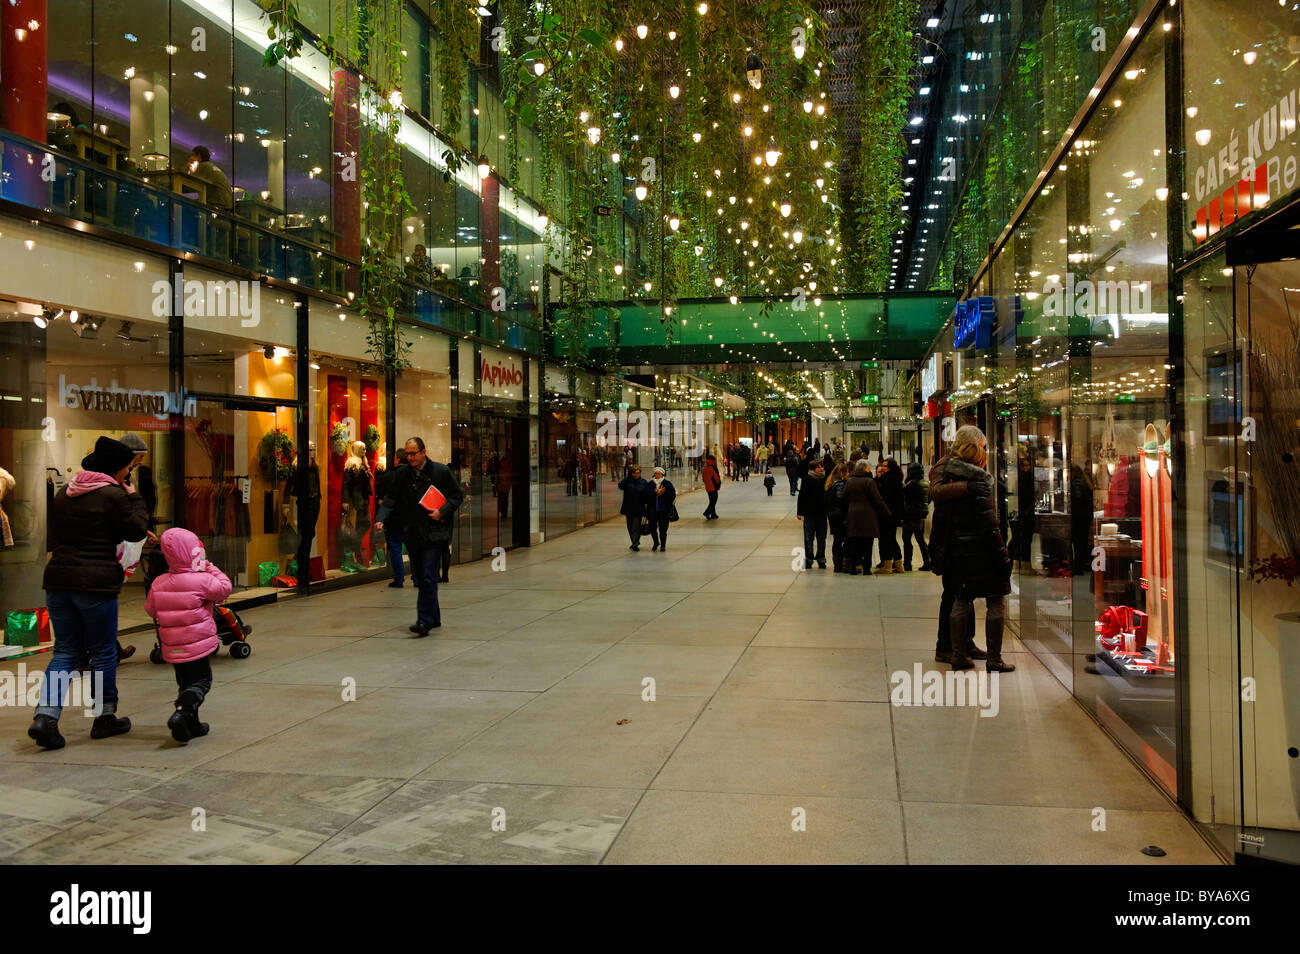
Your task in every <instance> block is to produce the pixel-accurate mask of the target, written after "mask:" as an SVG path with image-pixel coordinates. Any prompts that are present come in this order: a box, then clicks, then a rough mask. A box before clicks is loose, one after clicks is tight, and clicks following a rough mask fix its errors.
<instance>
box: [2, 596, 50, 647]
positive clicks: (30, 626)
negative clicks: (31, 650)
mask: <svg viewBox="0 0 1300 954" xmlns="http://www.w3.org/2000/svg"><path fill="white" fill-rule="evenodd" d="M51 638H52V637H51V636H50V613H49V610H47V609H45V607H43V606H42V607H39V608H38V609H30V610H14V611H13V612H11V613H9V614H8V615H6V616H5V645H6V646H24V647H32V646H36V645H38V644H40V643H46V642H49V641H50V639H51Z"/></svg>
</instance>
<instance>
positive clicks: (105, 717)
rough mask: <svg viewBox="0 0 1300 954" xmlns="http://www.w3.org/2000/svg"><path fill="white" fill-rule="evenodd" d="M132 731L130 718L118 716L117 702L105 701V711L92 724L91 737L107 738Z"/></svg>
mask: <svg viewBox="0 0 1300 954" xmlns="http://www.w3.org/2000/svg"><path fill="white" fill-rule="evenodd" d="M130 731H131V720H130V719H119V718H118V717H117V703H116V702H106V703H104V712H103V714H102V715H99V716H97V717H96V718H95V721H94V722H92V723H91V725H90V737H91V738H92V739H107V738H110V737H112V736H115V735H125V734H126V733H128V732H130Z"/></svg>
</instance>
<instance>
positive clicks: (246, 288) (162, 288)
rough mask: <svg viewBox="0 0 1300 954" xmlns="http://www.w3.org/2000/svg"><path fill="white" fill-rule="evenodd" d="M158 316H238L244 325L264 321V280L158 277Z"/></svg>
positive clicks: (155, 305)
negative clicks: (216, 280) (205, 279)
mask: <svg viewBox="0 0 1300 954" xmlns="http://www.w3.org/2000/svg"><path fill="white" fill-rule="evenodd" d="M153 294H154V299H153V313H154V315H155V317H158V318H166V317H167V316H168V315H169V314H170V315H187V316H190V317H204V318H238V319H239V324H240V326H241V327H244V328H253V327H256V326H257V325H259V324H261V322H262V283H261V282H254V281H234V280H233V279H232V280H231V281H226V282H214V281H207V282H200V281H196V280H194V279H191V280H190V281H181V279H180V276H176V279H175V281H173V282H167V281H163V280H161V279H160V280H159V281H156V282H154V283H153Z"/></svg>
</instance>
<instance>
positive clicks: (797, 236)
mask: <svg viewBox="0 0 1300 954" xmlns="http://www.w3.org/2000/svg"><path fill="white" fill-rule="evenodd" d="M790 237H791V238H792V239H794V244H795V245H798V244H799V243H800V242H802V241H803V232H802V231H801V230H800V229H795V230H794V234H792V235H791V236H790Z"/></svg>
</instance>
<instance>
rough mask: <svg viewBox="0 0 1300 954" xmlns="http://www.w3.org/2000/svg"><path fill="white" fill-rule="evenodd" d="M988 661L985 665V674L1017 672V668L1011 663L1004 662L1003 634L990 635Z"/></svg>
mask: <svg viewBox="0 0 1300 954" xmlns="http://www.w3.org/2000/svg"><path fill="white" fill-rule="evenodd" d="M985 641H986V642H987V643H988V646H989V651H988V660H987V661H986V662H985V663H984V671H985V672H1015V671H1016V667H1015V666H1013V665H1012V664H1011V663H1009V662H1003V661H1002V634H1001V633H997V634H996V635H994V634H992V633H990V634H989V636H988V639H987V640H985Z"/></svg>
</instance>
